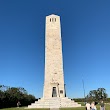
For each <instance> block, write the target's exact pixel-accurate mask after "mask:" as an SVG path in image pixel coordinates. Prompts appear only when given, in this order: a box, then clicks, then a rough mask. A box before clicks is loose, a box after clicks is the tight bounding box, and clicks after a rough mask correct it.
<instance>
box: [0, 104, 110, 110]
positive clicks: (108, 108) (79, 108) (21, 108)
mask: <svg viewBox="0 0 110 110" xmlns="http://www.w3.org/2000/svg"><path fill="white" fill-rule="evenodd" d="M0 110H49V109H38V108H37V109H24V107H20V108H5V109H0ZM60 110H85V107H77V108H60ZM97 110H100V108H99V105H97ZM105 110H110V105H108V104H106V107H105Z"/></svg>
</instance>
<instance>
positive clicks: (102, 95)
mask: <svg viewBox="0 0 110 110" xmlns="http://www.w3.org/2000/svg"><path fill="white" fill-rule="evenodd" d="M74 100H75V101H77V102H92V101H96V102H99V101H100V100H103V101H105V102H110V98H108V94H107V93H106V89H105V88H98V89H97V90H91V91H90V92H89V94H88V95H87V96H86V97H85V98H76V99H74Z"/></svg>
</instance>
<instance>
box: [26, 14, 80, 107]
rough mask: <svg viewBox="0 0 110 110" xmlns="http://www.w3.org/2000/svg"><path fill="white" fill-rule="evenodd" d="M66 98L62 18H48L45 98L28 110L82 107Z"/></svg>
mask: <svg viewBox="0 0 110 110" xmlns="http://www.w3.org/2000/svg"><path fill="white" fill-rule="evenodd" d="M80 106H81V105H80V104H78V103H76V102H74V100H71V99H69V98H68V97H66V89H65V84H64V71H63V55H62V40H61V25H60V16H57V15H54V14H52V15H49V16H47V17H46V31H45V77H44V91H43V98H41V99H39V100H38V101H36V102H35V103H32V104H31V105H28V108H61V107H80Z"/></svg>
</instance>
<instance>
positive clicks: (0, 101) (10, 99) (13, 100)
mask: <svg viewBox="0 0 110 110" xmlns="http://www.w3.org/2000/svg"><path fill="white" fill-rule="evenodd" d="M35 100H37V99H35V97H34V96H33V95H30V94H28V93H27V91H26V90H25V89H24V88H22V87H9V86H4V85H0V108H8V107H16V106H17V102H18V101H20V103H21V106H27V105H29V104H31V103H33V102H35Z"/></svg>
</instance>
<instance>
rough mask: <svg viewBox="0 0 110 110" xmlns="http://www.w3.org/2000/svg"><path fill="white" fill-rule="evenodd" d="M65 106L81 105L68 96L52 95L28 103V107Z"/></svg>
mask: <svg viewBox="0 0 110 110" xmlns="http://www.w3.org/2000/svg"><path fill="white" fill-rule="evenodd" d="M66 107H81V104H78V103H77V102H74V100H71V99H69V98H68V97H64V98H59V97H53V98H49V99H44V98H41V99H39V100H38V101H35V103H32V104H31V105H28V108H66Z"/></svg>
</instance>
